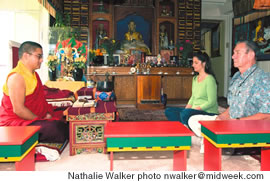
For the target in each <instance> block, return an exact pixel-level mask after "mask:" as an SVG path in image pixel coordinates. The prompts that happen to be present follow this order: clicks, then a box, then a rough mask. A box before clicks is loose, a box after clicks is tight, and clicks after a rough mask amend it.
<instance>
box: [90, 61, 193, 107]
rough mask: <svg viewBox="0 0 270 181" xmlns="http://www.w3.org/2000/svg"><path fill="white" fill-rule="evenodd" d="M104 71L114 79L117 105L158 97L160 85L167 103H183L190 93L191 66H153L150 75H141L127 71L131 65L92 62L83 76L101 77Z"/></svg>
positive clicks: (135, 103) (95, 78)
mask: <svg viewBox="0 0 270 181" xmlns="http://www.w3.org/2000/svg"><path fill="white" fill-rule="evenodd" d="M106 72H108V73H109V74H110V76H109V78H110V79H111V80H113V81H114V91H115V94H116V103H117V105H127V104H129V105H136V106H137V105H138V104H140V102H141V100H152V101H154V100H160V92H161V88H163V92H164V93H165V94H167V98H168V104H182V103H186V102H187V101H188V99H189V98H190V96H191V87H192V77H193V76H192V69H191V68H182V67H153V68H151V70H150V74H149V75H143V74H130V73H129V72H130V67H105V66H100V67H99V66H91V67H88V70H87V74H86V77H87V79H88V80H90V79H91V80H94V81H101V80H105V73H106ZM139 106H141V105H139ZM153 108H154V107H153Z"/></svg>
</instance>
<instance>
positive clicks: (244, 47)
mask: <svg viewBox="0 0 270 181" xmlns="http://www.w3.org/2000/svg"><path fill="white" fill-rule="evenodd" d="M257 51H258V47H257V45H256V44H255V43H254V42H252V41H242V42H238V43H237V45H236V47H235V48H234V53H233V56H232V58H233V63H234V67H237V68H238V69H239V72H237V73H236V74H235V75H234V76H233V78H232V80H231V83H230V87H229V91H228V97H227V99H228V105H229V108H228V109H227V110H226V111H225V112H223V113H221V114H220V115H218V117H217V118H216V119H217V120H229V119H246V120H248V119H249V120H251V119H252V120H256V119H257V120H258V119H260V120H261V119H267V120H270V83H269V82H270V74H269V73H265V72H264V71H263V70H262V69H260V68H259V67H257V65H256V52H257Z"/></svg>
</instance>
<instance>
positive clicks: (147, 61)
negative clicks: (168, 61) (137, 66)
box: [145, 55, 157, 64]
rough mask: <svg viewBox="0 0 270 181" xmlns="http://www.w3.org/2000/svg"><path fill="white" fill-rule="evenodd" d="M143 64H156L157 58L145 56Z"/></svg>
mask: <svg viewBox="0 0 270 181" xmlns="http://www.w3.org/2000/svg"><path fill="white" fill-rule="evenodd" d="M145 63H150V64H151V63H153V64H156V63H157V56H154V55H146V56H145Z"/></svg>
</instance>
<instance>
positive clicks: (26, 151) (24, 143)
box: [0, 126, 40, 171]
mask: <svg viewBox="0 0 270 181" xmlns="http://www.w3.org/2000/svg"><path fill="white" fill-rule="evenodd" d="M39 129H40V127H39V126H6V127H0V162H15V168H16V170H17V171H34V170H35V146H36V144H37V143H38V131H39Z"/></svg>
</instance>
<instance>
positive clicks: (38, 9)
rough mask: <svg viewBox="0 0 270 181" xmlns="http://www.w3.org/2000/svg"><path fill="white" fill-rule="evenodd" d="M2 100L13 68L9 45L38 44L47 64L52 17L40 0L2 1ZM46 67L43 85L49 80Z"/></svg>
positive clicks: (0, 30) (0, 79)
mask: <svg viewBox="0 0 270 181" xmlns="http://www.w3.org/2000/svg"><path fill="white" fill-rule="evenodd" d="M0 1H1V2H0V3H1V6H0V22H1V24H2V25H3V26H1V28H0V40H1V42H0V50H1V62H0V72H1V77H0V98H1V97H2V86H3V84H4V82H5V79H6V75H7V74H8V72H9V71H10V70H11V68H12V64H11V61H12V57H11V52H10V49H9V41H10V40H12V41H14V42H18V43H22V42H24V41H35V42H38V43H40V44H41V45H42V46H43V53H44V62H45V61H46V55H47V54H48V29H49V14H48V12H47V10H46V9H45V8H44V7H43V6H42V5H41V4H40V3H39V2H38V1H37V0H12V1H10V0H0ZM44 64H45V63H43V65H42V67H41V70H39V71H38V72H39V74H40V77H41V80H42V82H45V81H46V80H48V75H47V72H48V71H47V67H46V66H45V65H44Z"/></svg>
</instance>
